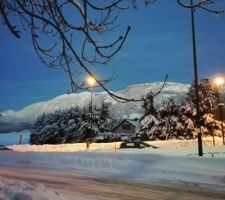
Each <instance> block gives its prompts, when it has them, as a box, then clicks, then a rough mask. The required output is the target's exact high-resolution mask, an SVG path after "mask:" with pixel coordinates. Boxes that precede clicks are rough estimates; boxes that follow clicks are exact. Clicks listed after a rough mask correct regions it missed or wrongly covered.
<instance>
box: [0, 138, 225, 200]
mask: <svg viewBox="0 0 225 200" xmlns="http://www.w3.org/2000/svg"><path fill="white" fill-rule="evenodd" d="M216 141H217V143H218V144H221V139H219V138H216ZM196 142H197V141H188V142H187V141H176V140H175V141H166V142H165V141H164V142H160V141H156V142H151V144H153V145H156V146H160V148H158V149H136V150H135V149H115V147H118V146H119V143H109V144H91V146H90V148H89V149H87V148H86V144H63V145H40V146H38V145H13V146H9V147H10V148H12V149H14V151H1V152H0V165H2V166H4V165H9V166H18V167H38V168H49V170H51V169H60V170H62V171H67V172H68V173H71V174H74V173H79V174H80V175H87V174H88V175H89V176H93V177H97V178H105V179H111V180H122V181H123V180H125V181H131V182H141V183H146V184H152V183H154V184H155V183H157V184H166V185H180V186H183V187H195V188H200V189H201V188H204V189H210V190H213V191H220V192H221V191H222V192H224V194H225V146H223V145H217V146H216V147H212V146H210V144H212V140H211V138H208V139H205V140H204V153H205V154H204V157H198V156H197V155H196V153H197V145H196ZM0 191H3V192H1V193H0V195H2V196H4V198H3V197H1V196H0V199H9V200H11V199H17V200H22V199H23V200H27V199H28V200H30V199H56V200H57V199H61V198H62V199H67V198H65V197H63V194H58V193H55V192H54V191H51V190H49V189H48V188H45V186H43V185H39V186H38V187H35V188H33V186H29V185H27V184H26V183H24V182H21V181H14V180H8V179H5V178H0ZM42 191H46V192H44V193H43V192H42ZM12 194H14V195H12ZM10 195H11V196H10ZM40 195H43V196H40ZM15 196H16V197H17V198H15ZM6 197H7V198H6ZM224 197H225V195H224ZM84 199H85V198H84ZM86 199H88V198H86Z"/></svg>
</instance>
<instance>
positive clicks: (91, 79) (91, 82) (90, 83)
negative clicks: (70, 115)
mask: <svg viewBox="0 0 225 200" xmlns="http://www.w3.org/2000/svg"><path fill="white" fill-rule="evenodd" d="M86 82H87V85H88V86H89V87H88V88H89V91H90V92H91V105H90V106H91V119H90V128H91V133H92V118H93V109H92V107H93V106H92V105H93V87H94V86H95V85H96V80H95V78H94V77H93V76H88V77H87V80H86Z"/></svg>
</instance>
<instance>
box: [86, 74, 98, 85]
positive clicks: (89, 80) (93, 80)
mask: <svg viewBox="0 0 225 200" xmlns="http://www.w3.org/2000/svg"><path fill="white" fill-rule="evenodd" d="M95 83H96V80H95V78H94V77H92V76H89V77H88V78H87V84H88V85H89V86H91V87H92V86H94V85H95Z"/></svg>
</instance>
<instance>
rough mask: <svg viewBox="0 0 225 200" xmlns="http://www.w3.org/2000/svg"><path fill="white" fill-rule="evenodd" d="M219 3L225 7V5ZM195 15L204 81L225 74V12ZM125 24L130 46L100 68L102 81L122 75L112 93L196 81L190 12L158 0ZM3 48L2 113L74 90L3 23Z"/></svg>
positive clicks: (124, 16)
mask: <svg viewBox="0 0 225 200" xmlns="http://www.w3.org/2000/svg"><path fill="white" fill-rule="evenodd" d="M216 2H219V3H218V4H217V5H218V7H219V8H225V2H224V1H222V0H217V1H216ZM222 2H223V3H222ZM195 14H196V17H195V19H196V39H197V58H198V72H199V77H200V78H204V77H209V78H210V77H213V76H215V75H216V74H225V14H222V15H220V16H216V15H214V14H212V13H208V12H204V11H202V10H197V11H196V12H195ZM119 22H120V24H121V26H120V28H121V29H122V28H124V30H125V29H126V27H127V26H128V25H130V26H131V27H132V30H131V32H130V34H129V36H128V38H127V40H126V43H125V45H124V46H123V48H122V50H121V51H120V53H119V54H117V56H116V57H114V59H113V60H112V61H111V62H110V63H109V64H108V65H107V66H96V73H97V76H98V77H103V78H105V77H107V76H110V74H111V73H112V72H113V70H115V72H116V74H117V75H118V78H117V79H116V80H114V81H113V82H111V83H110V84H109V85H108V88H109V89H110V90H119V89H124V88H125V87H126V86H128V85H130V84H137V83H149V82H155V81H163V80H164V78H165V75H166V74H168V76H169V77H168V81H172V82H179V83H191V82H192V80H193V59H192V37H191V16H190V10H188V9H185V8H183V7H180V6H179V5H178V4H177V3H176V0H170V1H165V0H157V1H156V3H155V4H152V5H149V6H147V7H144V6H140V7H139V9H137V10H130V11H125V12H123V13H121V14H120V17H119ZM0 44H1V47H0V60H1V67H0V112H1V111H5V110H8V109H13V110H20V109H22V108H23V107H25V106H27V105H29V104H32V103H35V102H39V101H45V100H49V99H51V98H53V97H56V96H57V95H61V94H64V93H67V91H68V90H69V89H70V85H69V79H68V77H67V75H66V74H64V73H62V72H61V71H57V70H52V69H49V68H47V67H45V66H44V65H43V64H42V63H41V62H40V60H39V59H38V57H37V55H36V54H35V53H34V50H33V49H32V44H31V41H30V39H29V37H28V36H27V35H26V34H25V33H24V34H22V38H21V39H19V40H18V39H16V38H15V37H14V36H13V35H11V34H10V33H9V31H8V30H5V29H3V27H2V25H0Z"/></svg>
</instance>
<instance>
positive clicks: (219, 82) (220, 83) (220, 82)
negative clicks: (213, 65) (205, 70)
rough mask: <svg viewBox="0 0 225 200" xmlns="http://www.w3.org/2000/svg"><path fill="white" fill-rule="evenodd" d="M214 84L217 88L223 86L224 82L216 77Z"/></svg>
mask: <svg viewBox="0 0 225 200" xmlns="http://www.w3.org/2000/svg"><path fill="white" fill-rule="evenodd" d="M214 83H215V84H216V85H217V86H221V85H223V84H224V83H225V81H224V78H223V77H216V78H215V80H214Z"/></svg>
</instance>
